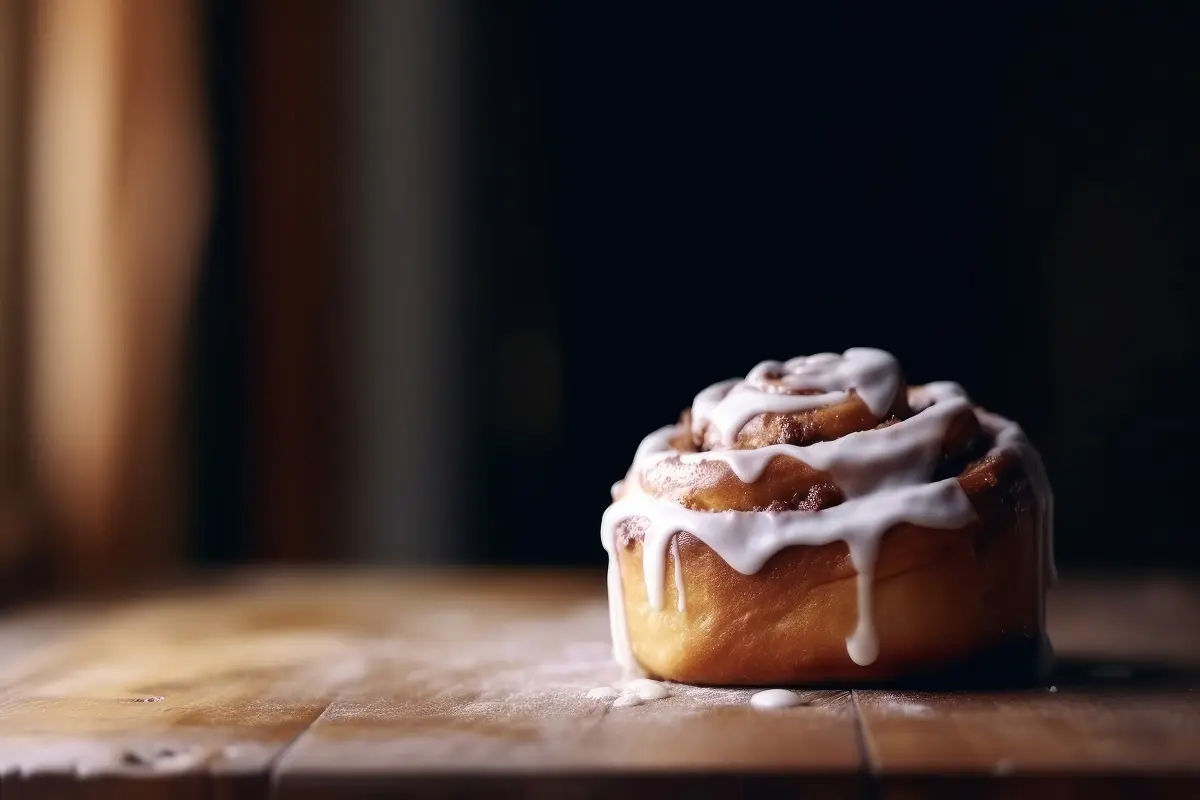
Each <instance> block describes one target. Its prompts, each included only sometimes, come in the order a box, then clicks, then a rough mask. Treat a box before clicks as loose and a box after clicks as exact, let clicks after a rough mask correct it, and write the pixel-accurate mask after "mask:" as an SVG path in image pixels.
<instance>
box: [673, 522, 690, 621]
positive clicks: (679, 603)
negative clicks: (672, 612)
mask: <svg viewBox="0 0 1200 800" xmlns="http://www.w3.org/2000/svg"><path fill="white" fill-rule="evenodd" d="M671 560H672V561H674V562H675V597H676V601H675V607H676V608H677V609H678V610H679V613H680V614H682V613H684V612H685V611H687V597H686V596H685V595H684V593H683V561H682V560H681V559H680V558H679V536H675V538H673V539H672V540H671Z"/></svg>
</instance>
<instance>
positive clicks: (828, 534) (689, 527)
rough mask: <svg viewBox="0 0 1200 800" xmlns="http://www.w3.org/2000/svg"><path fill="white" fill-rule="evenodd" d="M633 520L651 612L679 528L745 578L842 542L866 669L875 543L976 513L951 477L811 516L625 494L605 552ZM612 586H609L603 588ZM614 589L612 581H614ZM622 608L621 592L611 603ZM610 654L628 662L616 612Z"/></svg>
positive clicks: (611, 516) (609, 525)
mask: <svg viewBox="0 0 1200 800" xmlns="http://www.w3.org/2000/svg"><path fill="white" fill-rule="evenodd" d="M632 517H642V518H644V519H646V520H647V522H648V525H647V526H646V528H645V531H644V536H645V539H644V541H643V546H642V563H643V565H644V578H645V582H646V594H647V597H648V599H649V601H650V605H651V608H653V609H654V610H656V611H661V610H662V608H663V595H664V591H663V580H664V573H665V569H666V549H667V546H668V543H669V541H670V540H671V538H672V537H673V536H674V535H675V534H676V533H680V532H684V531H686V532H687V533H690V534H692V535H693V536H695V537H696V538H698V539H700V541H702V542H704V543H705V544H707V545H708V546H709V547H710V548H712V550H713V551H714V552H716V553H717V555H719V556H720V557H721V558H722V559H724V560H725V562H726V563H727V564H729V566H731V567H733V568H734V569H735V570H737V571H738V572H741V573H742V574H744V575H752V574H754V573H755V572H758V570H760V569H762V567H763V565H764V564H765V563H766V562H767V560H768V559H770V558H771V556H773V555H775V554H776V553H778V552H779V551H780V550H782V549H783V548H785V547H790V546H792V545H799V544H803V545H822V544H829V543H830V542H835V541H844V542H846V543H847V545H849V548H850V555H851V559H852V560H853V561H854V563H855V568H856V569H858V570H859V576H858V581H859V597H860V599H862V600H863V602H862V604H861V608H860V609H859V625H858V628H857V629H856V630H855V632H854V634H853V635H852V636H851V637H850V639H849V640H848V642H847V645H848V649H849V651H850V653H851V656H852V657H853V658H855V660H856V661H857V662H858V663H862V664H870V663H871V662H872V661H874V654H875V652H876V651H877V646H876V645H875V641H874V640H875V633H874V629H873V626H872V625H871V615H870V610H869V609H870V585H871V579H872V570H871V565H873V563H874V556H875V551H876V548H877V546H878V540H879V539H880V537H882V536H883V534H884V533H885V532H886V531H887V530H888V529H890V528H891V527H893V526H894V525H897V524H899V523H901V522H909V523H912V524H914V525H922V526H925V527H929V528H959V527H962V526H963V525H966V524H967V523H969V522H971V521H972V520H973V519H975V511H974V509H973V508H972V506H971V503H970V501H969V500H968V499H967V496H966V493H964V492H963V490H962V488H961V487H960V486H959V484H958V480H957V479H956V478H947V479H946V480H943V481H938V482H936V483H927V484H918V485H915V486H900V487H896V488H891V489H886V490H882V491H880V492H877V493H875V494H873V495H870V496H869V497H866V498H861V499H857V500H847V501H846V502H844V503H842V504H841V505H837V506H834V507H832V508H827V509H825V510H823V511H818V512H815V513H813V512H806V511H780V512H766V511H694V510H692V509H687V508H684V507H683V506H680V505H676V504H675V503H672V502H670V501H669V500H660V499H658V498H655V497H651V496H650V495H647V494H645V493H644V492H641V491H630V492H628V493H626V495H625V496H624V497H623V498H622V499H621V500H619V501H617V502H616V503H613V504H612V505H611V506H609V508H608V510H607V511H605V512H604V519H603V521H602V523H601V529H602V534H603V538H604V544H605V548H606V549H608V551H609V554H610V556H611V557H613V558H614V560H615V556H616V547H617V542H616V538H617V536H616V534H617V527H618V525H619V523H620V522H622V521H624V520H627V519H630V518H632ZM610 585H611V584H610ZM617 585H618V591H619V578H618V583H617ZM613 604H615V605H620V606H622V607H623V606H624V600H623V597H622V596H621V595H619V594H618V595H614V596H613V599H612V601H611V602H610V605H613ZM613 630H614V634H615V636H616V637H617V638H615V639H614V656H615V657H616V658H617V660H618V661H620V662H621V663H622V664H625V665H627V666H628V665H630V664H632V662H633V659H632V654H631V652H630V651H629V643H628V633H627V631H626V629H625V627H624V615H623V612H622V614H621V616H620V619H619V620H617V619H616V618H615V617H614V628H613Z"/></svg>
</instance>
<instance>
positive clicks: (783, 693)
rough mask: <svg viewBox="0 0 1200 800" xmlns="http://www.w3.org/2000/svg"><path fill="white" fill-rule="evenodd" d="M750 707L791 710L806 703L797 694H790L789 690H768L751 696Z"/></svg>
mask: <svg viewBox="0 0 1200 800" xmlns="http://www.w3.org/2000/svg"><path fill="white" fill-rule="evenodd" d="M750 705H752V706H754V707H755V708H791V707H792V706H802V705H805V702H804V701H803V700H801V699H800V696H799V695H797V694H796V693H795V692H789V691H788V690H787V689H767V690H765V691H762V692H755V693H754V694H753V695H751V696H750Z"/></svg>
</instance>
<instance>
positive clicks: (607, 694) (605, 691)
mask: <svg viewBox="0 0 1200 800" xmlns="http://www.w3.org/2000/svg"><path fill="white" fill-rule="evenodd" d="M620 696H621V693H620V692H618V691H617V690H616V689H614V688H612V687H611V686H597V687H596V688H595V689H592V690H591V691H589V692H588V693H587V697H588V699H589V700H610V699H612V698H614V697H620Z"/></svg>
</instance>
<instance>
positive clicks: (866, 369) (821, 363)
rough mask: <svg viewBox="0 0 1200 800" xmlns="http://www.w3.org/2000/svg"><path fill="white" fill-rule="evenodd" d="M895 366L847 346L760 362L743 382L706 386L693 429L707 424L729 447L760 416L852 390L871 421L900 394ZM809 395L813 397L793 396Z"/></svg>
mask: <svg viewBox="0 0 1200 800" xmlns="http://www.w3.org/2000/svg"><path fill="white" fill-rule="evenodd" d="M900 382H901V373H900V365H899V364H898V363H897V362H896V359H895V358H894V357H893V356H892V354H891V353H886V352H884V351H883V350H875V349H873V348H868V347H852V348H850V349H849V350H847V351H846V352H845V353H843V354H842V355H841V356H838V355H835V354H833V353H818V354H817V355H815V356H802V357H800V358H793V359H791V360H790V361H788V362H786V363H780V362H778V361H764V362H762V363H761V364H759V365H757V366H756V367H755V368H754V369H752V370H751V371H750V374H749V375H747V376H746V379H745V380H736V379H735V380H728V381H722V382H721V383H718V384H715V385H713V386H710V387H708V388H707V389H705V390H704V391H702V392H701V393H700V394H698V395H696V399H695V400H694V401H693V402H692V430H693V433H695V434H697V435H699V434H701V433H702V432H703V430H704V428H705V427H706V426H708V425H711V426H712V427H713V428H715V429H716V431H717V433H718V435H719V436H720V439H721V441H722V442H723V443H724V444H726V445H731V444H733V442H734V441H735V440H736V439H737V435H738V432H739V431H741V429H742V427H743V426H744V425H745V424H746V423H747V422H749V421H750V420H751V419H752V418H754V417H756V416H758V415H759V414H764V413H775V414H788V413H793V412H796V411H807V410H809V409H814V408H822V407H824V406H829V405H833V404H835V403H840V402H842V401H844V400H846V399H847V398H848V397H849V396H850V392H851V391H854V392H855V393H856V394H857V395H858V396H859V397H861V398H862V400H863V402H864V403H866V405H867V408H869V409H870V410H871V413H872V414H874V415H875V416H876V417H882V416H883V415H884V413H885V412H886V411H887V410H888V408H890V407H891V405H892V401H893V400H895V399H896V392H898V391H899V390H900ZM801 391H812V392H817V394H795V392H801Z"/></svg>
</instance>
